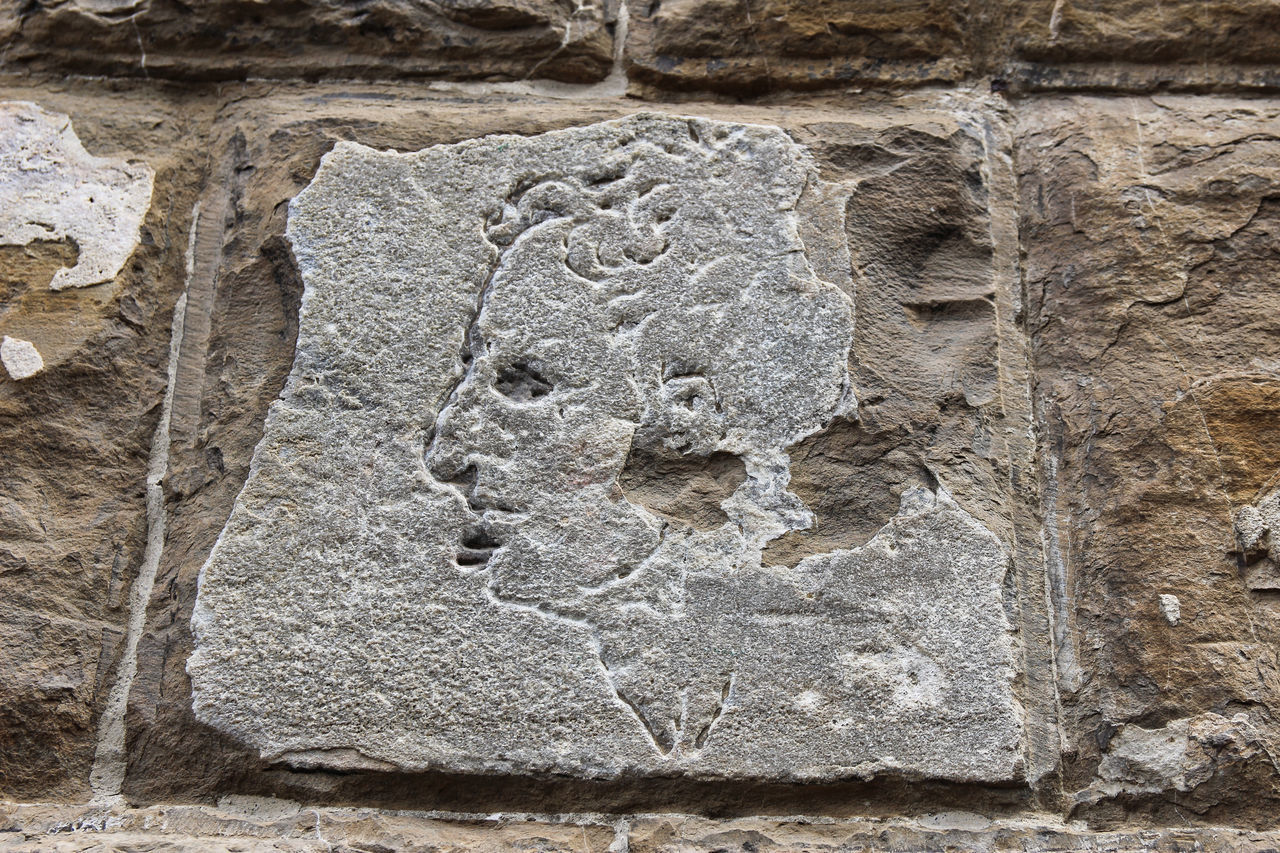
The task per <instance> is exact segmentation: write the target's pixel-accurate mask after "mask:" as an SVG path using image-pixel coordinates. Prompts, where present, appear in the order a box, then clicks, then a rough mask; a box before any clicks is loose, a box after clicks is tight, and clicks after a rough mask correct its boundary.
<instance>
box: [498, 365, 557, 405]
mask: <svg viewBox="0 0 1280 853" xmlns="http://www.w3.org/2000/svg"><path fill="white" fill-rule="evenodd" d="M493 387H494V388H496V389H497V391H498V393H499V394H501V395H502V396H504V397H508V398H510V399H512V400H515V401H516V402H519V403H527V402H529V401H530V400H536V399H538V398H539V397H545V396H547V395H548V394H550V393H551V392H552V391H553V390H554V389H555V386H554V385H552V384H551V383H550V382H548V381H547V380H546V379H544V378H543V377H542V374H540V373H538V371H536V370H534V369H533V368H532V367H530V366H529V365H528V364H526V363H525V362H523V361H517V362H515V363H514V364H512V365H511V366H510V367H504V368H502V370H501V371H499V372H498V381H497V382H495V383H494V385H493Z"/></svg>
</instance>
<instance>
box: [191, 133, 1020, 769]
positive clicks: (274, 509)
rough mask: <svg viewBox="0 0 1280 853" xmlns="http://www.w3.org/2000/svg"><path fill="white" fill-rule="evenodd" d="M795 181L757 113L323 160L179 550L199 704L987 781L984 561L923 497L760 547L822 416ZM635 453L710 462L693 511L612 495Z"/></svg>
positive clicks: (602, 752)
mask: <svg viewBox="0 0 1280 853" xmlns="http://www.w3.org/2000/svg"><path fill="white" fill-rule="evenodd" d="M816 178H817V175H816V170H815V167H814V166H813V164H812V161H811V160H810V158H809V157H808V156H807V154H806V153H805V152H804V151H803V150H802V149H799V148H798V147H796V146H795V145H794V143H792V142H791V141H790V140H789V139H788V138H787V137H786V136H785V135H784V134H783V133H782V132H781V131H779V130H777V129H768V128H760V127H755V126H747V125H734V124H725V123H715V122H706V121H699V120H684V119H679V118H671V117H660V116H653V117H647V116H640V117H636V118H632V119H628V120H625V121H622V122H618V123H611V124H600V125H592V126H590V127H587V128H582V129H580V130H574V131H561V132H557V133H552V134H547V135H545V136H542V137H537V138H535V139H531V140H527V141H526V140H525V139H523V138H519V137H501V136H499V137H490V138H488V139H485V140H483V141H479V142H475V143H470V144H465V145H459V146H455V147H451V148H433V149H427V150H424V151H423V152H420V153H419V154H416V155H412V156H404V155H397V154H379V153H377V152H375V151H373V150H372V149H368V148H363V147H360V146H356V145H339V146H338V147H337V148H335V150H334V151H333V152H332V153H331V154H329V155H328V156H327V157H326V159H325V161H324V165H323V166H322V167H321V169H320V172H319V173H318V175H317V177H316V179H315V181H314V182H313V183H312V184H311V185H310V187H309V188H308V189H307V191H306V192H304V193H303V194H301V195H300V196H298V197H297V198H295V199H294V201H293V203H292V204H291V206H290V211H291V212H290V218H289V237H290V240H291V242H292V243H293V248H294V252H295V255H296V256H297V257H298V261H299V265H300V268H301V271H302V276H303V280H304V282H306V285H307V287H306V291H305V292H304V296H303V301H302V315H301V329H300V332H299V343H298V349H297V354H296V357H295V362H294V367H293V371H292V373H291V375H290V378H289V380H288V382H287V384H286V387H285V390H284V392H283V395H282V398H281V401H280V403H279V404H277V405H275V406H273V407H272V409H271V412H270V415H269V416H268V419H267V425H266V433H265V436H264V438H263V441H262V443H261V444H260V445H259V447H258V449H257V450H256V452H255V456H254V461H253V469H252V473H251V475H250V479H249V481H248V483H247V484H246V486H245V489H244V491H243V492H242V493H241V495H240V497H239V499H238V501H237V505H236V509H235V510H234V511H233V513H232V516H231V518H230V520H229V521H228V524H227V528H226V529H225V530H224V532H223V533H222V535H221V537H220V538H219V541H218V544H217V546H216V547H215V549H214V552H213V554H212V555H211V557H210V559H209V562H208V563H207V565H206V566H205V568H204V574H203V577H202V580H201V592H200V598H199V600H198V602H197V605H196V611H195V614H194V616H193V625H194V628H195V632H196V638H197V644H196V650H195V653H194V654H193V655H192V657H191V659H190V662H189V664H188V669H189V671H190V672H191V674H192V676H193V678H194V681H195V688H196V689H195V705H196V711H197V715H198V716H199V717H201V718H202V719H204V720H205V721H207V722H211V723H213V724H214V725H215V726H217V727H218V728H221V729H223V730H224V731H226V732H228V733H230V734H233V735H235V736H236V737H237V738H238V739H240V740H242V741H246V742H248V743H249V744H252V745H254V746H255V747H257V748H258V749H259V750H260V751H261V752H262V753H263V755H264V757H268V758H277V757H284V758H285V759H286V760H289V761H291V762H293V763H302V764H324V765H331V766H339V767H342V766H346V765H349V764H352V763H354V764H355V765H356V766H369V765H373V766H375V767H379V768H387V767H398V768H403V769H410V770H419V769H424V768H427V767H437V768H444V769H450V770H486V771H489V772H493V771H495V770H508V771H509V770H516V771H520V772H530V771H546V770H552V771H557V772H571V773H574V774H578V775H585V776H605V777H609V776H616V775H620V774H629V773H634V772H637V771H645V772H661V773H671V772H674V771H677V770H678V771H682V772H684V773H688V774H691V775H711V776H721V777H742V778H753V777H755V778H768V779H791V778H794V779H830V778H840V777H843V776H870V775H874V774H877V773H879V772H884V771H896V772H900V773H907V774H910V775H925V776H929V777H933V778H944V779H957V780H962V781H970V780H987V781H998V780H1006V779H1009V778H1012V777H1013V776H1014V775H1015V773H1016V769H1017V768H1018V766H1019V765H1020V761H1021V755H1020V753H1021V737H1020V727H1019V722H1018V718H1017V711H1016V709H1015V704H1014V701H1013V696H1012V693H1011V680H1012V675H1013V673H1012V669H1011V665H1012V659H1011V658H1012V651H1011V646H1010V641H1009V637H1008V631H1009V629H1010V626H1009V624H1008V621H1007V618H1006V614H1005V611H1004V607H1003V604H1002V585H1003V580H1004V576H1005V574H1006V572H1007V570H1008V554H1007V552H1006V551H1005V549H1004V548H1003V546H1002V545H1001V543H1000V541H999V540H998V539H997V537H996V536H995V535H994V534H993V533H991V532H990V531H988V530H986V529H985V528H983V527H982V526H981V524H979V523H978V522H977V521H976V520H974V519H973V518H972V516H970V515H968V514H967V513H965V512H964V511H963V510H962V509H961V508H960V507H958V506H957V505H956V504H955V503H954V502H953V501H952V500H951V499H950V497H949V496H948V495H947V494H946V492H945V491H943V490H941V489H939V490H938V491H937V493H936V494H935V493H934V492H932V491H928V490H925V489H916V490H909V491H907V492H905V493H904V495H903V499H902V507H901V509H900V510H899V511H898V512H897V514H896V515H895V516H894V517H893V518H892V519H891V520H890V522H889V524H887V525H886V526H885V527H884V528H883V529H882V530H881V531H880V532H879V533H878V534H877V535H876V536H875V538H873V539H872V540H871V541H870V542H869V543H868V544H866V545H865V546H863V547H861V548H856V549H852V550H838V551H832V552H830V553H826V554H816V555H813V556H810V557H808V558H807V559H805V560H803V561H801V562H799V563H798V564H797V565H796V566H794V567H792V568H790V569H788V568H787V567H784V566H778V565H770V564H769V563H768V562H765V563H762V562H761V550H762V548H763V547H764V546H765V545H766V544H767V543H768V542H769V541H770V540H772V539H775V538H777V537H779V536H780V535H782V534H783V533H786V532H788V531H792V530H803V529H805V528H807V527H809V526H811V524H812V516H811V513H810V511H809V510H808V509H807V508H806V507H805V506H804V505H803V503H802V502H801V501H800V500H799V499H798V498H797V497H796V496H795V495H793V494H791V493H789V492H788V491H787V484H788V480H789V462H790V460H789V457H788V455H787V452H786V451H787V448H789V447H791V446H792V445H794V444H796V443H797V442H799V441H800V440H802V439H804V438H806V437H807V436H809V435H812V434H813V433H816V432H817V431H819V430H820V429H822V428H823V427H825V426H827V425H829V424H830V423H831V422H832V421H833V420H834V419H835V418H838V417H854V416H855V411H856V410H855V406H856V403H855V401H854V399H853V396H852V392H851V389H850V387H849V376H848V372H847V370H848V367H847V362H848V354H849V347H850V344H851V338H852V313H851V303H850V300H849V298H848V296H846V295H845V294H844V292H843V291H842V290H841V289H840V288H839V287H837V286H836V285H835V284H832V283H829V282H826V281H823V280H821V279H819V278H817V277H816V273H815V271H814V269H813V267H812V266H811V264H810V260H809V258H808V256H807V254H806V252H805V244H804V243H803V242H802V241H801V239H800V234H799V225H798V216H797V213H796V206H797V204H798V202H799V199H800V196H801V192H802V190H804V189H805V186H806V183H807V182H808V181H810V180H816ZM827 252H828V253H835V252H838V250H837V249H828V250H827ZM847 263H848V262H847V261H846V262H845V265H846V266H845V267H844V268H845V269H847ZM841 273H842V274H843V275H845V276H846V277H847V273H843V271H841ZM409 329H413V330H416V331H415V332H413V333H410V334H405V333H404V330H409ZM762 342H768V343H767V344H765V345H764V346H763V348H762V345H761V344H762ZM460 353H461V354H460ZM657 447H664V448H665V449H667V450H668V451H674V452H676V453H679V454H681V455H683V456H692V457H707V456H709V455H710V454H712V453H721V454H733V455H734V456H737V457H738V458H739V459H741V460H742V461H743V463H744V464H745V469H746V478H745V480H743V481H742V483H741V485H740V486H739V487H738V488H737V489H736V490H735V491H734V492H733V493H732V495H730V496H729V497H728V498H726V499H725V500H724V501H723V502H722V503H721V504H720V507H721V509H722V510H723V513H724V515H725V516H726V518H725V520H724V523H723V524H721V525H720V526H718V527H716V528H715V529H712V530H706V531H702V530H697V529H696V528H694V527H692V526H691V525H688V524H684V523H681V522H680V521H679V520H667V519H664V518H663V517H661V516H659V515H657V514H655V513H652V512H650V511H649V510H648V509H647V508H646V507H645V506H644V505H643V504H637V503H633V502H631V501H630V500H628V499H627V498H626V496H625V494H624V493H623V492H622V491H621V490H620V489H619V488H618V485H617V480H618V476H619V474H620V472H621V471H622V469H623V466H624V464H625V463H626V461H627V458H628V455H629V454H630V453H633V450H632V448H639V449H651V448H657ZM339 484H341V488H338V487H339ZM326 496H327V497H326ZM321 673H322V674H323V676H322V677H320V678H317V674H321ZM338 696H343V697H348V698H350V699H353V700H356V701H357V702H358V706H357V705H353V704H352V703H351V702H348V701H340V702H332V701H331V700H332V699H334V698H336V697H338ZM326 697H328V698H326ZM379 705H381V706H382V707H381V709H380V708H379V707H378V706H379ZM357 707H359V710H357ZM326 753H330V754H326Z"/></svg>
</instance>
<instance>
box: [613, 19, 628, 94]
mask: <svg viewBox="0 0 1280 853" xmlns="http://www.w3.org/2000/svg"><path fill="white" fill-rule="evenodd" d="M630 34H631V10H630V9H628V8H627V0H621V2H619V3H618V19H617V21H616V22H615V23H614V27H613V68H611V69H610V70H609V76H610V77H615V78H616V79H618V80H620V81H621V82H622V97H624V98H625V97H626V95H627V88H628V87H629V86H630V84H631V81H630V80H629V79H628V78H627V37H628V36H629V35H630Z"/></svg>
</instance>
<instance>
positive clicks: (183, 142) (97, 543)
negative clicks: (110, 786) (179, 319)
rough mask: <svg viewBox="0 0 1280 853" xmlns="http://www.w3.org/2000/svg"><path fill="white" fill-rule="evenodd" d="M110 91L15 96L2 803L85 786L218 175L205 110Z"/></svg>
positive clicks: (0, 637)
mask: <svg viewBox="0 0 1280 853" xmlns="http://www.w3.org/2000/svg"><path fill="white" fill-rule="evenodd" d="M93 89H94V87H89V86H86V87H81V88H80V90H79V91H77V92H76V93H74V94H72V93H69V92H67V91H60V90H58V89H57V88H56V87H49V88H46V89H41V90H39V91H33V90H29V89H25V88H21V87H13V86H6V87H3V88H0V102H2V103H0V127H2V128H3V130H2V131H0V208H3V213H0V335H3V344H2V345H0V361H2V362H3V366H4V369H3V371H0V446H3V448H4V451H3V453H0V567H2V568H0V598H2V599H3V600H4V602H5V604H4V607H3V608H2V609H0V672H3V674H4V677H3V679H0V795H3V796H7V797H13V798H24V799H39V798H49V797H57V796H61V797H82V796H84V795H85V793H86V791H87V786H88V776H89V770H90V766H91V764H92V762H93V758H94V754H95V749H96V744H97V734H96V726H97V724H98V721H99V717H100V715H101V713H102V710H103V708H104V704H105V702H106V698H107V695H108V691H109V689H110V687H111V685H112V683H113V679H114V673H115V667H116V664H117V661H118V659H119V656H120V654H121V650H122V647H123V639H124V637H125V634H126V627H127V620H128V601H127V599H128V595H129V590H130V585H131V584H132V582H133V579H134V577H135V575H136V573H137V570H138V567H139V564H140V562H141V560H142V555H143V550H144V543H145V540H146V535H147V501H146V476H147V472H148V464H149V456H150V451H151V443H152V434H153V431H154V430H155V427H156V424H157V421H158V419H159V417H158V416H159V413H160V406H161V401H162V399H163V396H164V390H165V384H166V378H167V361H168V354H169V351H168V347H169V332H170V323H171V320H172V315H173V308H174V303H175V300H176V299H177V298H178V294H179V293H180V292H181V290H182V286H183V278H184V266H185V260H184V256H185V253H186V248H187V231H186V223H187V217H188V213H189V211H190V210H191V206H192V204H193V203H194V200H195V195H196V192H197V188H198V184H199V181H200V174H201V170H200V167H199V161H198V159H197V158H196V157H195V156H194V152H195V150H196V148H197V146H196V145H195V144H194V140H195V139H197V138H198V136H199V134H200V132H201V124H200V122H201V118H200V116H201V111H200V110H199V109H198V108H197V107H196V106H195V105H188V106H187V107H185V108H178V107H177V105H176V104H174V103H173V102H172V101H170V100H169V99H168V98H166V97H165V96H164V95H163V94H159V95H156V96H155V97H152V98H149V99H131V98H128V97H123V96H113V95H110V94H106V93H99V94H95V93H94V92H93ZM33 102H34V103H33ZM82 143H83V144H82Z"/></svg>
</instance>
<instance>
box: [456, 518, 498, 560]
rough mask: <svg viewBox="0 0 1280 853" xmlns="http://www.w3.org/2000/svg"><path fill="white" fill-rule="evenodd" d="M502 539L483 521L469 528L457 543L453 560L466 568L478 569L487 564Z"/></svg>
mask: <svg viewBox="0 0 1280 853" xmlns="http://www.w3.org/2000/svg"><path fill="white" fill-rule="evenodd" d="M503 544H504V543H503V541H502V540H501V539H499V538H498V537H497V536H495V535H494V533H493V531H492V530H491V529H490V528H489V526H488V525H487V524H486V523H484V522H483V521H482V522H481V523H480V524H477V525H475V526H474V527H472V528H470V529H469V530H468V531H467V532H466V533H465V534H464V535H463V537H462V541H461V542H460V543H459V546H460V547H459V548H458V553H457V554H456V555H455V556H454V558H453V559H454V562H456V563H457V564H458V565H459V566H461V567H462V568H466V569H479V568H482V567H484V566H486V565H488V564H489V559H490V558H491V557H492V556H493V553H494V552H495V551H497V550H498V549H499V548H501V547H502V546H503Z"/></svg>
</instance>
